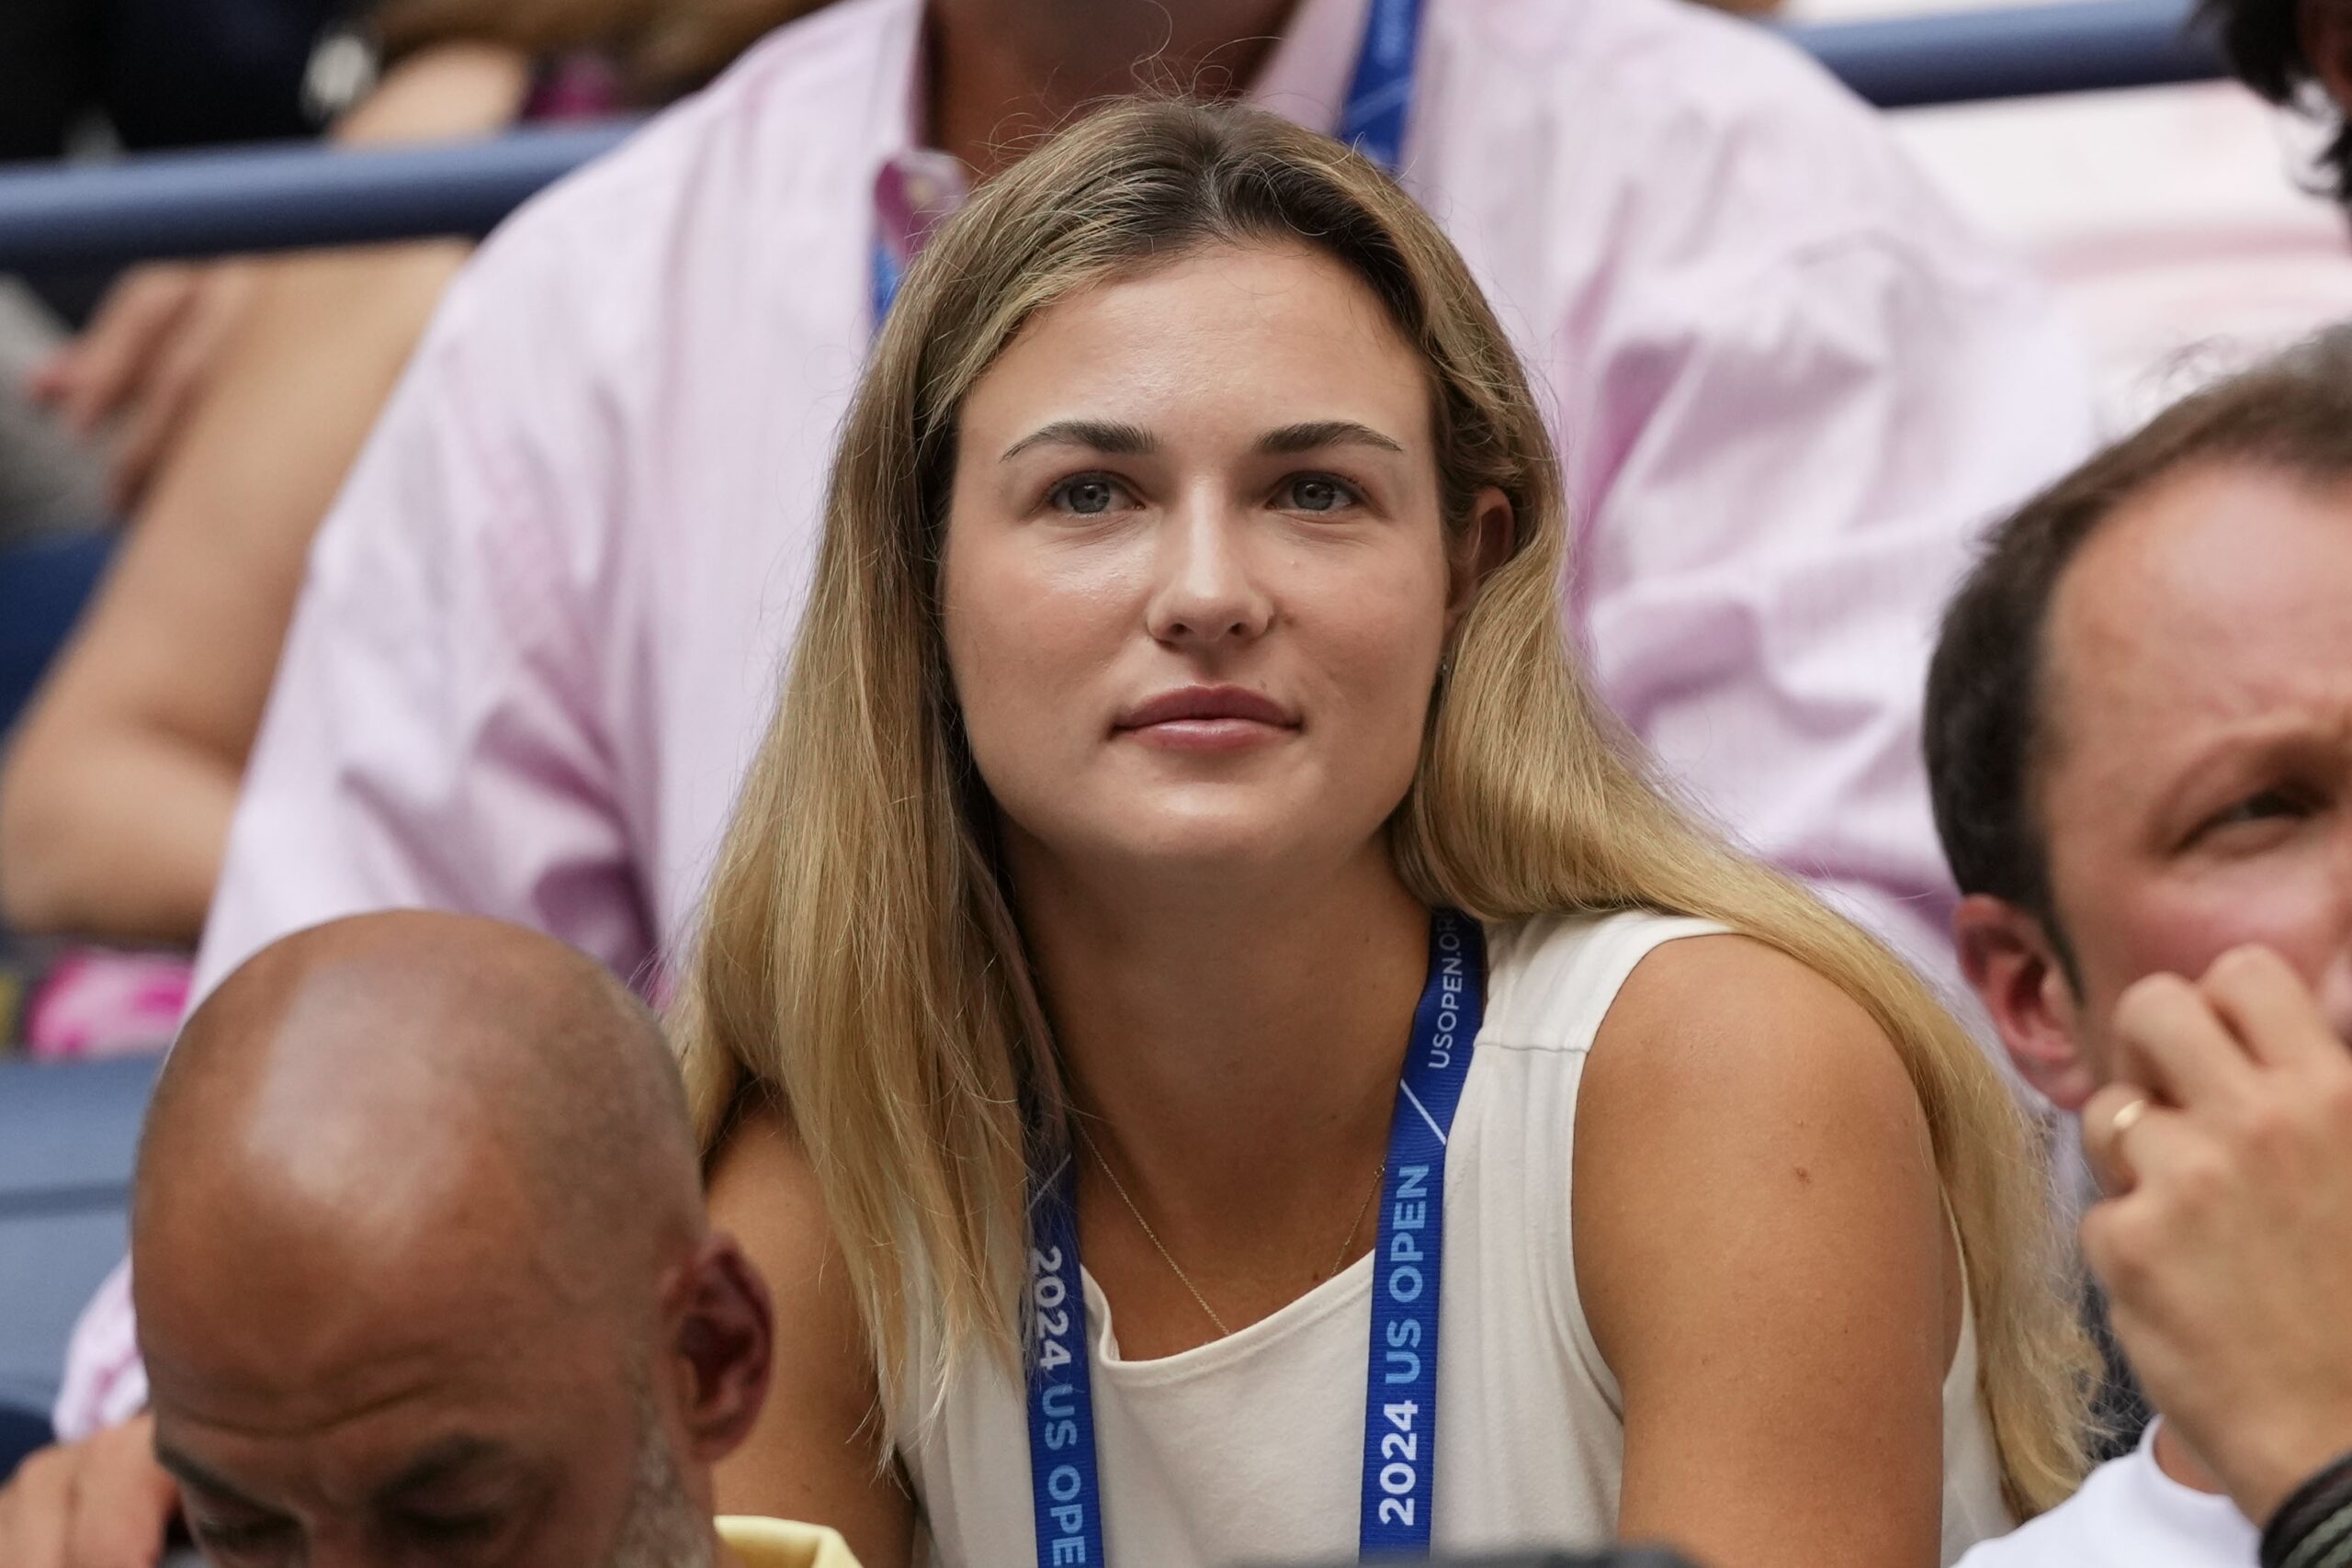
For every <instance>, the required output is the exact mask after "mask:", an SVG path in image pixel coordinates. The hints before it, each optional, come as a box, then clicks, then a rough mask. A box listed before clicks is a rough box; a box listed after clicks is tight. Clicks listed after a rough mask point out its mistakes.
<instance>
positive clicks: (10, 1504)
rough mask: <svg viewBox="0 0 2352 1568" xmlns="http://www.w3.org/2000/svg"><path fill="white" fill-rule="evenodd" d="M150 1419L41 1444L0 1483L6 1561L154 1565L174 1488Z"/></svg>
mask: <svg viewBox="0 0 2352 1568" xmlns="http://www.w3.org/2000/svg"><path fill="white" fill-rule="evenodd" d="M154 1444H155V1419H154V1417H153V1416H138V1417H136V1418H134V1419H132V1420H130V1421H127V1422H125V1423H124V1424H123V1425H121V1426H119V1427H112V1428H110V1429H108V1430H107V1431H104V1432H101V1433H99V1434H98V1435H97V1436H96V1437H95V1438H88V1439H86V1440H85V1441H83V1442H79V1443H66V1444H63V1445H62V1446H60V1447H57V1448H52V1449H43V1450H40V1452H39V1453H36V1454H34V1455H33V1456H32V1458H30V1459H28V1460H27V1461H25V1462H24V1466H23V1468H21V1469H20V1470H18V1471H17V1475H16V1479H15V1480H13V1481H11V1482H9V1483H8V1484H7V1485H6V1487H5V1488H0V1563H6V1565H7V1568H154V1565H155V1564H156V1563H157V1562H161V1561H162V1560H163V1556H164V1531H165V1530H166V1529H168V1528H169V1527H170V1525H171V1522H172V1516H173V1515H174V1514H175V1512H177V1511H178V1508H179V1488H178V1487H177V1486H176V1485H175V1483H173V1481H172V1478H171V1476H170V1475H168V1474H166V1473H165V1472H164V1467H163V1466H162V1465H160V1464H157V1463H156V1462H155V1448H154Z"/></svg>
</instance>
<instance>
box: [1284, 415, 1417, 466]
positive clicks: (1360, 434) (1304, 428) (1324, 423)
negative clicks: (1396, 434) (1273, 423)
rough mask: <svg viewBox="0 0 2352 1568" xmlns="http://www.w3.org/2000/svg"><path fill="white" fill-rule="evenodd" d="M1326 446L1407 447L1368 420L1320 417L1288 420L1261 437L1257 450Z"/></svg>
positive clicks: (1292, 453) (1295, 450) (1287, 453)
mask: <svg viewBox="0 0 2352 1568" xmlns="http://www.w3.org/2000/svg"><path fill="white" fill-rule="evenodd" d="M1324 446H1376V447H1378V448H1379V449H1380V450H1381V451H1383V452H1402V451H1404V450H1405V448H1404V447H1403V446H1399V445H1398V444H1397V443H1396V442H1394V441H1391V440H1390V439H1389V438H1388V437H1387V436H1385V435H1383V434H1380V432H1378V431H1376V430H1374V429H1373V428H1372V426H1370V425H1368V424H1358V423H1356V422H1355V421H1353V420H1351V419H1318V420H1312V421H1309V422H1308V423H1304V424H1285V425H1283V427H1282V428H1281V429H1279V430H1270V431H1268V432H1266V434H1263V435H1261V436H1260V437H1258V450H1259V451H1261V452H1262V453H1264V454H1266V455H1267V456H1268V457H1291V456H1295V454H1297V453H1300V452H1312V451H1315V450H1317V448H1319V447H1324Z"/></svg>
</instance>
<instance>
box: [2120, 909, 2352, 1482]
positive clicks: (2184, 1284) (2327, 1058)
mask: <svg viewBox="0 0 2352 1568" xmlns="http://www.w3.org/2000/svg"><path fill="white" fill-rule="evenodd" d="M2115 1033H2116V1036H2117V1040H2118V1049H2119V1056H2118V1060H2117V1062H2116V1064H2115V1067H2116V1076H2117V1080H2118V1081H2117V1082H2115V1083H2114V1084H2111V1085H2110V1086H2109V1087H2108V1088H2106V1089H2102V1090H2100V1091H2099V1093H2098V1095H2097V1096H2096V1097H2094V1098H2093V1099H2092V1100H2091V1102H2090V1103H2089V1104H2088V1105H2087V1106H2086V1107H2085V1108H2084V1111H2083V1140H2084V1147H2085V1150H2086V1153H2087V1154H2088V1155H2089V1156H2090V1159H2091V1164H2092V1168H2093V1169H2095V1170H2097V1171H2098V1173H2099V1175H2100V1179H2101V1180H2102V1181H2103V1182H2104V1183H2105V1184H2106V1186H2107V1188H2108V1190H2109V1192H2111V1193H2114V1194H2115V1196H2113V1197H2110V1198H2109V1199H2108V1201H2105V1202H2102V1203H2100V1204H2098V1206H2097V1207H2095V1208H2093V1209H2092V1210H2091V1212H2090V1213H2089V1214H2088V1215H2087V1216H2086V1217H2085V1219H2084V1221H2083V1249H2084V1251H2085V1253H2086V1255H2087V1257H2088V1258H2089V1259H2090V1264H2091V1267H2092V1269H2094V1270H2096V1271H2097V1273H2098V1277H2099V1279H2100V1280H2101V1281H2102V1282H2103V1283H2105V1285H2106V1286H2107V1289H2108V1292H2109V1300H2110V1304H2111V1307H2112V1313H2113V1321H2114V1325H2115V1330H2116V1333H2117V1335H2118V1336H2119V1337H2120V1338H2121V1340H2122V1343H2123V1348H2124V1349H2125V1351H2126V1352H2127V1353H2128V1354H2129V1355H2130V1357H2131V1365H2132V1368H2133V1370H2134V1371H2137V1372H2138V1373H2139V1375H2140V1379H2141V1381H2142V1382H2143V1384H2144V1385H2145V1386H2146V1388H2147V1391H2148V1393H2149V1396H2150V1398H2151V1399H2152V1400H2153V1401H2154V1404H2155V1405H2156V1407H2157V1408H2158V1409H2159V1410H2161V1411H2163V1412H2164V1414H2165V1417H2166V1419H2167V1420H2169V1421H2171V1422H2172V1423H2173V1424H2174V1425H2175V1426H2176V1427H2177V1428H2178V1429H2179V1431H2180V1434H2181V1436H2182V1437H2184V1438H2187V1439H2188V1444H2189V1446H2190V1447H2191V1448H2193V1449H2195V1450H2197V1452H2198V1454H2199V1456H2200V1457H2202V1458H2203V1459H2204V1460H2205V1461H2207V1462H2208V1463H2209V1464H2210V1465H2211V1466H2212V1468H2213V1470H2214V1472H2216V1473H2217V1474H2218V1475H2219V1476H2220V1477H2221V1479H2222V1483H2223V1484H2224V1485H2225V1486H2227V1487H2228V1488H2229V1492H2230V1495H2231V1496H2232V1498H2233V1499H2234V1500H2235V1501H2236V1503H2237V1505H2238V1506H2239V1507H2240V1508H2242V1509H2244V1510H2245V1514H2246V1516H2247V1517H2249V1518H2252V1519H2254V1520H2256V1522H2257V1523H2260V1522H2264V1521H2267V1519H2268V1518H2269V1517H2270V1515H2271V1514H2272V1513H2273V1512H2274V1511H2275V1510H2276V1509H2277V1508H2278V1505H2279V1504H2280V1503H2281V1502H2283V1501H2284V1500H2285V1498H2286V1496H2287V1494H2289V1493H2290V1492H2291V1491H2293V1490H2294V1488H2295V1487H2296V1486H2297V1485H2298V1484H2299V1483H2301V1481H2302V1480H2303V1479H2304V1478H2305V1477H2306V1476H2308V1475H2310V1474H2311V1473H2312V1472H2315V1471H2317V1470H2318V1469H2319V1468H2320V1467H2321V1466H2323V1465H2324V1464H2326V1463H2327V1462H2328V1461H2331V1460H2333V1459H2335V1457H2336V1456H2338V1455H2339V1454H2342V1453H2344V1452H2345V1451H2346V1450H2352V1051H2347V1050H2346V1045H2345V1043H2344V1042H2343V1041H2341V1040H2339V1039H2338V1038H2337V1037H2336V1035H2335V1031H2334V1030H2333V1029H2331V1028H2330V1027H2329V1025H2328V1023H2327V1021H2326V1020H2325V1019H2324V1017H2323V1016H2322V1014H2321V1012H2320V1010H2319V1009H2318V1007H2317V1006H2316V1005H2315V1004H2314V1002H2313V1000H2312V995H2311V993H2310V991H2309V990H2308V989H2307V988H2306V987H2304V985H2303V982H2302V980H2301V976H2298V975H2297V974H2296V973H2295V972H2294V970H2293V969H2291V968H2290V967H2289V966H2288V964H2286V962H2285V961H2284V960H2283V959H2281V958H2279V957H2278V955H2277V954H2275V953H2271V952H2269V951H2268V950H2267V949H2264V948H2242V949H2239V950H2237V951H2235V952H2232V953H2225V954H2223V955H2222V957H2221V958H2220V959H2218V960H2216V961H2215V962H2214V964H2213V966H2212V967H2211V969H2209V970H2208V971H2207V972H2206V974H2205V976H2204V978H2203V979H2202V980H2201V981H2199V982H2198V983H2197V984H2195V985H2191V984H2190V983H2188V981H2186V980H2183V979H2181V978H2179V977H2178V976H2150V977H2149V978H2148V979H2145V980H2143V981H2141V982H2139V983H2138V984H2136V985H2134V986H2133V987H2131V989H2130V990H2128V991H2126V992H2125V993H2124V995H2123V998H2122V999H2121V1001H2120V1002H2119V1003H2118V1005H2117V1008H2116V1015H2115Z"/></svg>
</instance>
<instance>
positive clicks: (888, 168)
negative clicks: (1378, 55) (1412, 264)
mask: <svg viewBox="0 0 2352 1568" xmlns="http://www.w3.org/2000/svg"><path fill="white" fill-rule="evenodd" d="M1371 6H1372V0H1298V5H1297V6H1296V7H1295V9H1294V10H1293V11H1292V12H1291V18H1290V25H1289V26H1288V27H1287V28H1284V29H1283V36H1282V39H1281V41H1280V42H1278V43H1276V44H1275V45H1274V48H1273V50H1272V52H1271V53H1270V54H1268V55H1267V57H1266V62H1265V63H1264V64H1263V65H1262V66H1261V67H1260V68H1259V71H1258V75H1257V78H1256V80H1254V81H1253V82H1251V83H1250V91H1249V93H1248V94H1247V95H1246V96H1247V99H1248V101H1249V102H1250V103H1251V104H1254V105H1256V106H1257V107H1260V108H1262V109H1266V110H1269V111H1271V112H1272V113H1274V114H1278V115H1281V116H1282V117H1283V118H1285V119H1288V120H1290V121H1292V122H1293V123H1295V124H1297V125H1303V126H1305V127H1306V128H1307V129H1308V130H1319V131H1322V132H1323V133H1325V134H1326V135H1329V134H1330V133H1331V132H1332V131H1334V130H1337V129H1338V128H1339V124H1340V111H1341V109H1342V107H1344V106H1345V103H1346V99H1347V94H1348V88H1349V85H1351V83H1352V82H1353V81H1354V78H1355V69H1356V56H1357V54H1358V53H1359V51H1361V50H1362V48H1363V29H1364V23H1365V19H1366V17H1368V16H1369V15H1370V12H1371ZM897 9H898V12H899V14H898V16H897V17H896V18H895V21H896V24H897V31H898V34H899V41H898V45H897V52H898V53H899V60H900V62H901V63H900V79H901V80H902V81H903V82H904V83H905V89H904V92H903V93H902V95H901V96H900V99H899V112H898V116H897V119H898V128H899V129H898V138H897V146H896V149H895V150H894V151H892V152H889V153H888V155H887V156H886V157H885V158H884V160H883V162H882V165H881V167H880V168H879V169H878V170H877V171H876V175H875V180H874V210H875V217H876V231H877V233H878V234H879V236H880V238H881V241H882V243H883V245H884V246H885V248H886V249H887V250H888V253H889V254H890V255H891V257H892V258H893V260H894V261H895V262H896V263H897V264H899V265H904V264H905V262H906V261H907V260H908V259H909V258H910V257H911V256H912V255H913V254H915V252H917V251H919V250H921V249H922V242H923V241H924V240H925V239H926V238H928V237H929V235H930V233H931V231H932V230H933V229H934V228H936V227H937V226H938V225H939V223H940V222H941V221H942V220H944V219H945V218H946V217H947V216H948V215H949V214H950V213H953V212H954V211H955V210H956V209H957V208H959V207H961V206H963V205H964V200H965V197H967V195H968V194H969V193H970V186H969V183H968V181H967V178H966V176H965V174H964V170H963V167H962V165H961V164H958V163H956V160H955V159H954V158H953V157H951V156H949V155H948V154H947V153H945V152H940V151H939V150H938V149H936V148H933V147H929V146H926V145H925V144H924V142H925V140H926V134H925V133H926V128H925V127H924V125H923V109H924V101H925V97H926V95H925V93H924V83H925V80H926V78H927V74H928V72H929V70H930V62H929V61H928V60H927V59H926V58H925V57H924V41H923V39H924V32H925V29H924V28H923V25H922V0H899V5H898V7H897Z"/></svg>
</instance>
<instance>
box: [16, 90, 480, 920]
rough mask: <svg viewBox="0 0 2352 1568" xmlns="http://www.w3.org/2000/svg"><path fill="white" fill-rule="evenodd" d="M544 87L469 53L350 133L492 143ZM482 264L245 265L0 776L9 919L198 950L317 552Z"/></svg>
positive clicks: (380, 97) (420, 260)
mask: <svg viewBox="0 0 2352 1568" xmlns="http://www.w3.org/2000/svg"><path fill="white" fill-rule="evenodd" d="M525 86H526V70H525V66H524V63H523V62H521V61H520V60H519V59H517V58H515V57H513V56H511V55H508V54H505V53H503V52H502V51H490V50H483V49H481V48H478V47H475V46H470V45H469V46H463V47H453V48H450V49H446V50H439V51H432V52H429V53H425V54H421V55H418V56H417V57H416V58H415V59H413V60H412V61H410V62H406V63H405V64H404V65H403V66H402V67H401V69H400V70H398V71H396V72H394V73H392V75H391V76H390V77H389V78H387V80H386V81H385V83H384V85H382V87H380V88H379V90H378V92H377V93H376V94H375V96H372V97H371V98H370V99H369V100H368V102H367V103H366V104H364V105H362V106H361V107H359V108H358V109H357V110H356V111H354V113H353V114H352V116H351V117H350V118H349V119H348V120H347V121H346V122H345V126H344V127H342V128H341V130H340V131H339V133H338V134H339V139H340V140H343V141H349V142H354V143H360V142H390V141H430V140H438V139H445V138H454V137H459V136H472V135H481V134H484V133H487V132H489V131H491V130H496V129H497V128H498V127H500V126H502V125H504V124H505V123H507V121H508V120H510V119H511V118H513V116H514V114H515V110H516V109H517V108H518V107H520V104H521V102H522V96H523V92H524V89H525ZM466 254H467V251H466V247H465V246H464V245H463V244H462V243H455V242H433V243H423V244H406V245H391V246H380V247H373V248H368V249H365V250H352V251H337V252H327V253H320V254H305V255H298V256H292V257H288V258H285V259H282V260H277V261H271V262H266V263H257V264H247V265H252V266H253V267H254V268H255V269H256V272H257V276H256V280H255V282H254V297H253V299H252V301H251V302H250V304H248V305H247V306H245V307H244V309H243V312H242V314H241V316H240V318H239V320H238V321H237V322H236V324H235V325H234V327H233V328H232V329H231V331H230V333H229V334H228V337H227V340H226V342H225V343H224V344H222V346H221V348H220V354H219V357H218V359H217V361H216V362H215V363H214V364H213V365H212V366H211V367H209V370H208V371H207V373H206V377H205V382H204V386H203V389H202V390H201V391H200V392H199V393H198V395H197V397H196V399H195V402H194V405H193V410H192V412H190V414H189V415H188V418H187V425H186V427H185V428H184V429H183V430H181V431H180V432H179V434H178V435H177V437H176V438H175V441H174V443H173V445H172V446H171V448H170V450H169V451H168V452H167V453H166V455H165V457H164V459H163V466H162V468H161V470H160V472H159V474H158V476H157V478H156V479H155V481H154V484H153V490H152V491H151V492H150V498H149V500H148V502H147V504H146V505H145V506H144V507H143V508H142V510H141V513H140V514H139V516H138V518H137V520H136V523H135V525H134V526H133V527H132V528H131V529H130V533H129V536H128V537H127V538H126V539H125V541H124V543H123V546H122V549H121V553H120V555H119V557H118V558H117V560H116V562H115V565H114V568H113V570H112V571H111V572H110V573H109V574H108V576H107V581H106V582H105V584H104V585H103V586H102V587H101V589H100V591H99V593H98V596H97V599H96V603H95V604H93V605H92V606H91V609H90V611H89V613H88V614H87V615H86V616H85V619H84V621H83V624H82V626H81V628H80V629H79V631H78V632H77V634H76V635H75V637H74V640H73V642H72V643H71V644H70V645H69V647H68V648H67V649H66V651H65V652H64V653H63V655H62V656H61V658H60V660H59V661H58V665H57V668H56V669H55V670H53V671H51V675H50V678H49V681H48V682H47V683H46V684H45V686H44V687H43V689H42V691H41V693H40V696H39V698H38V699H37V701H36V703H35V705H34V706H33V709H32V711H31V712H30V713H29V714H28V716H27V717H26V719H25V720H24V723H23V725H22V726H21V727H20V728H19V730H18V732H17V739H16V741H15V743H14V745H13V746H12V747H11V749H10V753H9V756H8V758H7V762H6V773H5V775H0V908H5V910H6V916H7V918H8V919H9V920H10V921H11V923H13V924H15V925H17V926H18V927H19V928H20V929H24V930H29V931H76V932H81V933H84V934H89V935H96V936H106V937H113V938H117V939H122V940H131V941H163V942H182V943H189V942H194V941H195V940H196V937H197V935H198V931H200V930H201V929H202V926H203V922H204V913H205V908H206V907H207V905H209V902H210V901H211V897H212V885H213V883H214V881H215V880H216V879H217V878H218V876H219V874H220V856H221V852H222V849H223V846H224V845H225V843H226V840H227V838H228V829H229V817H230V813H231V811H232V809H233V807H234V806H235V802H236V795H237V785H238V781H239V778H240V776H241V775H242V774H243V771H244V762H245V755H246V753H247V751H248V750H251V748H252V745H253V739H254V731H255V730H256V728H258V727H259V724H260V721H261V711H262V705H263V702H264V700H265V699H266V697H267V695H268V693H269V685H270V680H271V677H272V675H273V674H274V673H275V671H276V670H277V655H278V650H279V649H280V647H281V646H282V644H283V643H284V640H285V636H286V627H287V623H288V620H289V619H290V618H291V616H292V614H293V604H294V596H295V592H296V591H297V589H298V588H299V587H300V583H301V578H302V569H303V563H304V561H305V559H306V558H307V557H308V554H309V551H310V545H311V536H312V535H313V534H314V533H315V532H316V531H317V528H318V525H319V523H320V521H321V519H322V518H323V517H324V515H325V513H326V510H327V507H328V505H329V503H330V502H332V501H333V500H334V493H335V491H336V490H337V489H338V488H339V487H340V486H341V484H342V482H343V477H344V474H345V471H346V470H348V469H349V468H350V466H351V463H352V460H353V458H354V457H356V456H357V454H358V451H359V447H360V444H361V443H362V442H363V441H364V440H365V439H366V438H367V434H368V430H369V428H370V427H371V426H372V425H373V424H374V423H375V420H376V415H377V413H378V412H379V411H380V410H381V408H382V407H383V404H384V400H385V399H386V398H387V397H388V396H389V395H390V391H391V388H392V385H393V383H394V382H395V381H396V380H397V379H398V378H399V376H400V373H401V368H402V367H404V366H405V365H406V364H407V362H408V358H409V355H410V354H411V352H412V351H413V349H414V348H415V346H416V343H417V340H418V338H419V337H420V336H422V335H423V333H424V327H425V324H426V322H427V321H430V320H431V319H432V315H433V310H434V308H435V304H436V303H437V302H438V301H439V299H440V297H441V292H442V290H443V288H446V287H447V283H448V281H449V279H450V278H451V277H452V276H454V275H455V274H456V272H457V270H458V266H459V265H462V263H463V262H464V259H465V256H466Z"/></svg>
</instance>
